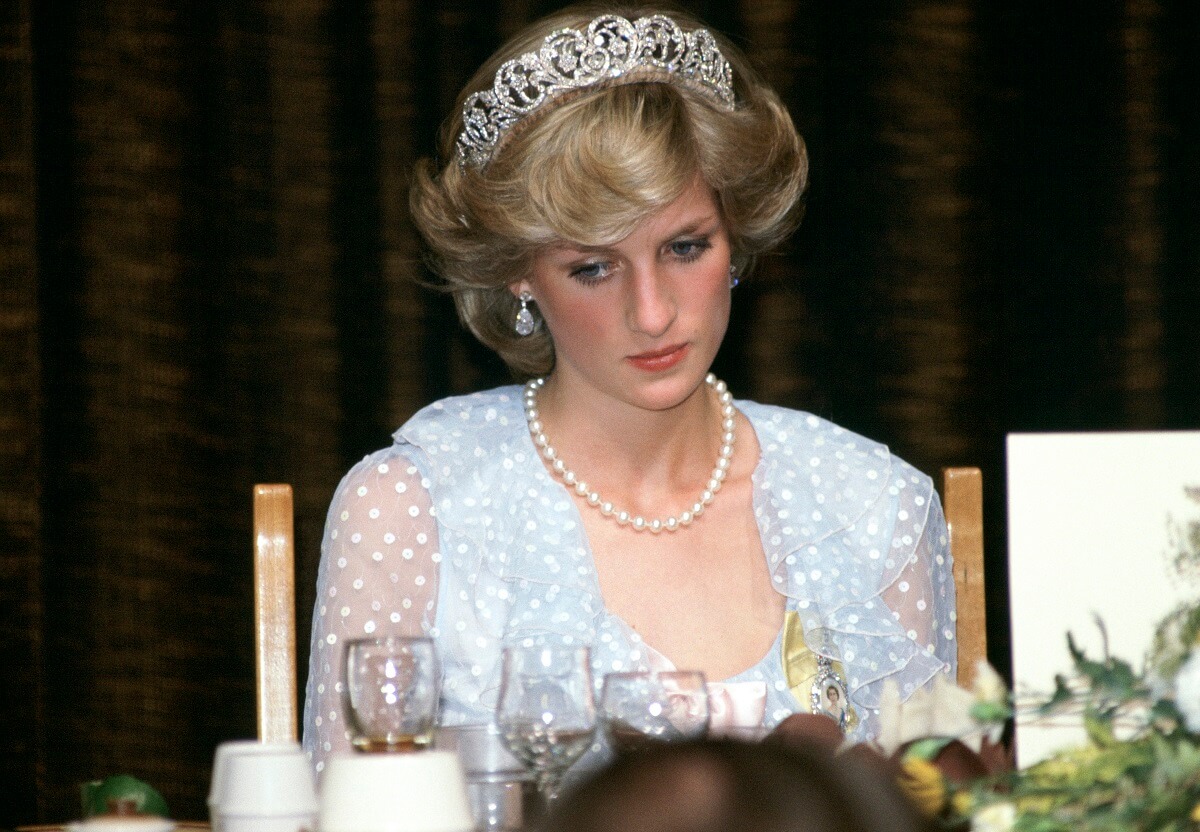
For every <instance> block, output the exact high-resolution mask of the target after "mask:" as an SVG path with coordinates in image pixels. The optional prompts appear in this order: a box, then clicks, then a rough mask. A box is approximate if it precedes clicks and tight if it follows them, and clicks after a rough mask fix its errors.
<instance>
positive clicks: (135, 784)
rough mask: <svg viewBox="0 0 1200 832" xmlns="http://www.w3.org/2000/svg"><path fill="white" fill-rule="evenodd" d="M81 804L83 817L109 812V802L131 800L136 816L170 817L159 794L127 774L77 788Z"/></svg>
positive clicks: (94, 781)
mask: <svg viewBox="0 0 1200 832" xmlns="http://www.w3.org/2000/svg"><path fill="white" fill-rule="evenodd" d="M79 791H80V798H81V799H82V802H83V816H84V817H85V818H88V817H92V816H94V815H103V814H105V813H106V812H108V810H109V802H110V801H115V800H131V801H133V804H134V806H135V808H136V809H137V812H138V814H142V815H159V816H161V817H164V818H166V817H170V813H169V812H168V811H167V802H166V801H165V800H163V797H162V795H161V794H159V793H158V792H157V791H155V789H154V788H153V787H152V786H150V785H149V784H147V783H143V782H142V781H141V780H138V779H137V778H136V777H131V776H130V775H128V774H117V775H114V776H112V777H109V778H107V779H105V780H93V781H92V782H90V783H84V784H82V785H81V786H80V787H79Z"/></svg>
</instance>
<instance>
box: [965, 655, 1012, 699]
mask: <svg viewBox="0 0 1200 832" xmlns="http://www.w3.org/2000/svg"><path fill="white" fill-rule="evenodd" d="M971 692H972V693H974V694H975V701H976V702H985V703H989V704H991V703H996V704H1003V703H1004V702H1006V701H1008V687H1007V686H1006V685H1005V684H1004V680H1003V679H1001V678H1000V674H999V673H997V672H996V669H995V668H994V667H992V666H991V665H990V664H988V663H987V662H986V661H985V660H983V659H980V660H979V661H978V662H977V663H976V664H975V681H974V682H972V684H971Z"/></svg>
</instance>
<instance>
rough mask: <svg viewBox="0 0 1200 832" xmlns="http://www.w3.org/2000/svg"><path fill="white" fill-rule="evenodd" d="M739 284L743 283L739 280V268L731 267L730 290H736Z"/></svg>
mask: <svg viewBox="0 0 1200 832" xmlns="http://www.w3.org/2000/svg"><path fill="white" fill-rule="evenodd" d="M739 283H741V281H740V280H738V276H737V266H733V265H731V266H730V267H729V288H730V289H736V288H737V285H738V284H739Z"/></svg>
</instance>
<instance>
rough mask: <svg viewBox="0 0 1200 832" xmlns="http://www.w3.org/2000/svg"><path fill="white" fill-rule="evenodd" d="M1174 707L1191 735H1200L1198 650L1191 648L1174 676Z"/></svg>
mask: <svg viewBox="0 0 1200 832" xmlns="http://www.w3.org/2000/svg"><path fill="white" fill-rule="evenodd" d="M1175 705H1176V707H1178V708H1179V711H1180V713H1182V714H1183V721H1184V722H1185V723H1187V727H1188V730H1189V731H1191V732H1192V733H1193V734H1200V650H1197V649H1196V648H1192V652H1191V653H1190V654H1189V655H1188V657H1187V661H1185V662H1184V663H1183V666H1182V667H1180V668H1179V673H1178V674H1176V676H1175Z"/></svg>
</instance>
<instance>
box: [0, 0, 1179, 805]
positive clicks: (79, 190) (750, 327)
mask: <svg viewBox="0 0 1200 832" xmlns="http://www.w3.org/2000/svg"><path fill="white" fill-rule="evenodd" d="M688 5H689V6H690V7H692V8H694V10H695V11H696V12H698V13H699V14H700V15H701V16H702V17H704V18H705V19H707V20H708V21H709V22H710V23H711V24H712V25H713V26H715V27H717V28H719V29H722V30H723V31H725V32H727V33H728V34H729V35H731V36H732V37H733V38H735V39H736V40H737V41H738V42H740V43H742V44H744V45H745V47H746V48H747V49H748V50H749V52H750V53H751V54H752V55H753V56H754V57H755V58H756V59H757V60H758V62H759V63H760V64H761V66H762V67H763V70H764V71H765V73H766V75H767V76H768V77H769V78H770V79H771V80H772V81H773V82H774V83H775V84H776V85H777V86H778V88H779V89H780V91H781V92H782V94H783V96H784V98H785V99H786V101H787V102H788V104H789V106H790V107H791V109H792V113H793V115H794V117H795V119H796V121H797V123H798V125H799V127H800V129H801V131H802V132H803V133H804V135H805V136H806V138H807V141H808V145H809V149H810V152H811V157H812V187H811V191H810V194H809V199H808V215H807V218H806V220H805V223H804V225H803V227H802V229H801V231H800V232H799V234H798V235H797V236H796V237H795V238H794V239H793V240H792V241H791V242H790V244H788V245H787V246H786V247H785V248H783V249H782V250H781V251H780V252H779V254H778V255H777V256H774V257H771V258H769V259H767V260H766V261H765V262H764V263H763V264H762V268H761V269H760V271H759V272H758V274H757V275H756V276H755V277H754V278H753V279H752V280H750V281H749V282H747V283H745V284H743V286H742V287H740V288H739V289H738V290H737V292H736V297H735V307H736V308H735V320H734V322H733V326H732V330H731V333H730V337H729V339H728V343H727V344H726V347H725V350H724V352H723V353H722V355H721V356H720V359H719V362H718V370H719V371H720V373H721V374H722V375H723V376H724V377H725V378H727V379H728V380H729V382H730V383H731V386H732V387H733V389H734V390H735V391H736V393H737V394H738V395H739V396H746V397H753V398H757V399H760V400H764V401H768V402H774V403H780V404H785V405H791V406H795V407H800V408H804V409H807V410H811V411H814V412H816V413H818V414H821V415H823V416H827V417H829V418H832V419H834V420H836V421H838V422H840V423H841V424H843V425H846V426H847V427H849V428H851V429H853V430H856V431H859V432H861V433H865V434H867V435H869V436H872V437H875V438H878V439H880V440H883V441H885V442H887V443H888V444H889V445H890V446H891V447H892V448H893V449H894V450H895V451H896V452H897V453H899V454H900V455H902V456H904V457H906V458H907V459H909V460H910V461H912V462H914V463H915V464H917V465H918V466H920V467H922V468H923V469H925V470H926V471H929V472H931V473H935V472H936V471H937V469H939V468H940V467H941V466H944V465H948V464H958V463H974V464H979V465H981V466H982V467H983V469H984V472H985V487H986V490H987V512H988V513H987V520H988V539H987V543H988V549H989V558H990V564H989V570H990V571H989V574H988V579H989V581H990V582H991V596H992V597H991V609H990V612H991V615H992V623H993V632H992V636H991V637H992V645H993V649H994V657H993V658H994V660H995V661H996V663H997V664H998V665H999V666H1000V667H1001V668H1006V667H1007V666H1008V658H1007V641H1006V620H1005V612H1004V611H1005V606H1004V604H1005V597H1004V596H1005V580H1006V579H1005V571H1004V540H1005V538H1004V486H1003V481H1004V451H1003V447H1004V446H1003V443H1004V435H1005V433H1006V432H1009V431H1017V430H1022V431H1028V430H1093V429H1132V428H1149V429H1159V428H1196V427H1200V407H1198V406H1200V381H1198V380H1197V379H1198V376H1200V328H1198V327H1197V321H1196V318H1197V311H1198V310H1200V282H1198V280H1197V277H1198V274H1200V270H1198V266H1200V207H1198V206H1200V121H1198V113H1200V108H1198V107H1197V93H1196V90H1197V88H1198V87H1197V82H1198V81H1200V67H1198V65H1197V62H1198V60H1200V49H1198V48H1197V47H1198V45H1200V37H1198V36H1200V4H1196V3H1193V2H1191V1H1190V0H1177V1H1176V2H1171V1H1170V0H1125V1H1124V2H1120V1H1119V0H1094V1H1093V2H1054V0H1049V2H1046V0H1040V2H1026V1H1024V0H1015V1H1014V2H1003V3H1001V2H987V0H978V1H977V2H968V0H892V1H891V2H883V1H882V0H881V2H875V3H866V2H847V3H831V2H817V0H742V1H741V2H730V0H720V1H718V0H713V2H696V3H692V4H688ZM552 7H553V4H548V3H539V2H533V1H532V0H524V2H523V1H522V0H509V2H497V3H493V4H491V5H485V4H482V3H477V2H474V0H457V2H456V1H455V0H424V1H423V0H339V2H333V0H237V2H223V1H222V0H217V2H208V3H191V2H184V1H183V0H62V2H57V3H50V2H42V0H5V2H3V3H0V62H2V63H0V66H2V70H0V79H2V83H0V119H2V123H3V129H0V361H2V364H0V366H2V367H3V372H2V373H0V473H2V476H3V480H2V482H0V515H2V526H0V655H2V659H3V665H2V666H0V743H2V748H3V752H2V756H0V793H2V794H3V795H4V797H3V798H2V799H0V807H2V808H0V826H8V825H12V824H15V823H22V822H34V821H61V820H65V819H68V818H71V817H74V816H75V815H76V814H77V812H78V783H79V782H80V781H83V780H86V779H90V778H95V777H101V776H105V775H108V774H113V773H118V772H129V773H132V774H135V775H137V776H139V777H142V778H143V779H146V780H148V781H150V782H151V783H153V784H154V785H156V786H157V787H158V788H159V789H160V790H162V791H163V792H164V794H165V795H166V797H167V799H168V802H169V803H170V805H171V807H172V811H173V814H175V815H176V816H177V817H182V818H202V817H205V809H204V804H203V799H204V795H205V792H206V789H207V779H208V774H209V771H208V770H209V766H210V761H211V754H212V750H213V747H214V746H215V745H216V743H217V742H219V741H221V740H224V739H229V738H234V737H247V736H252V735H253V733H254V701H253V674H252V670H253V668H252V665H253V634H252V629H251V610H252V599H251V563H250V552H251V541H250V489H251V485H252V484H253V483H255V482H262V481H284V482H290V483H292V484H293V485H294V486H295V489H296V495H297V535H298V559H299V567H298V568H299V578H298V580H299V587H300V588H301V589H300V593H299V599H298V609H299V615H300V618H301V627H302V629H303V630H304V632H305V633H306V632H307V627H308V621H309V616H310V614H311V608H312V601H313V582H314V577H315V570H316V563H317V557H318V545H319V539H320V533H321V527H322V523H323V521H324V512H325V507H326V504H327V501H328V499H329V497H330V494H331V492H332V490H333V488H334V486H335V485H336V483H337V481H338V479H339V478H340V476H341V474H342V473H343V472H344V470H345V469H346V468H347V467H348V466H349V465H350V464H351V463H353V462H354V461H355V460H357V459H358V458H360V457H361V456H362V455H363V454H364V453H366V452H367V451H369V450H372V449H375V448H377V447H381V446H383V445H384V444H386V443H387V442H388V441H389V438H388V435H389V433H390V431H391V430H393V429H394V428H395V427H396V426H397V425H399V424H400V423H401V422H403V421H404V420H405V418H407V417H408V416H409V415H410V414H411V413H412V412H414V411H415V410H416V409H417V408H419V407H420V406H421V405H423V404H424V403H427V402H429V401H430V400H432V399H434V398H436V397H439V396H443V395H446V394H450V393H457V392H463V391H468V390H472V389H477V388H481V387H485V386H490V385H494V384H497V383H501V382H504V381H506V380H507V375H506V372H505V370H504V368H503V367H502V366H501V365H499V364H498V362H497V361H496V360H495V359H494V358H492V357H490V356H489V355H487V354H486V353H485V352H484V351H483V350H482V349H481V348H479V347H478V346H476V345H474V344H473V343H471V342H470V341H469V339H468V338H466V337H464V336H463V334H462V333H461V332H460V331H459V329H458V326H457V323H456V321H455V317H454V313H453V309H452V307H451V306H450V305H449V304H448V302H447V301H446V299H445V298H443V297H438V296H435V295H434V294H431V293H430V292H428V291H426V290H423V289H420V288H417V287H416V285H415V284H414V283H413V282H412V280H411V278H413V277H419V276H421V275H422V265H421V259H420V258H421V250H420V245H419V241H418V239H417V237H416V235H415V233H414V230H413V227H412V225H411V223H410V221H409V219H408V216H407V213H406V208H405V206H406V197H405V189H406V181H407V177H408V172H409V170H410V168H411V165H412V162H413V160H414V159H415V158H417V157H419V156H421V155H425V154H429V153H431V152H432V149H433V135H434V131H435V129H436V127H437V125H438V124H439V123H440V121H441V120H442V119H443V117H444V116H445V114H446V112H447V108H448V107H449V105H450V103H451V101H452V99H453V97H454V94H455V92H456V91H457V90H458V88H459V86H460V85H461V84H462V83H463V82H464V81H465V80H466V78H467V77H468V75H470V73H471V72H472V71H473V69H474V68H475V67H476V66H477V65H478V64H479V62H480V61H481V60H482V59H483V58H484V57H485V56H486V55H487V54H488V53H489V52H490V51H491V50H492V49H494V48H495V47H496V46H497V45H498V44H499V43H500V41H501V40H502V39H503V38H504V37H506V36H508V35H510V34H512V33H513V32H514V31H515V30H516V29H518V28H519V27H520V26H521V25H522V24H523V23H525V22H527V21H528V20H530V19H531V18H533V17H535V16H537V15H540V14H541V13H543V12H545V11H548V10H549V9H550V8H552ZM306 641H307V637H306V635H302V637H301V643H302V644H304V643H305V642H306ZM305 672H306V668H305V667H302V668H301V674H303V673H305Z"/></svg>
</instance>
